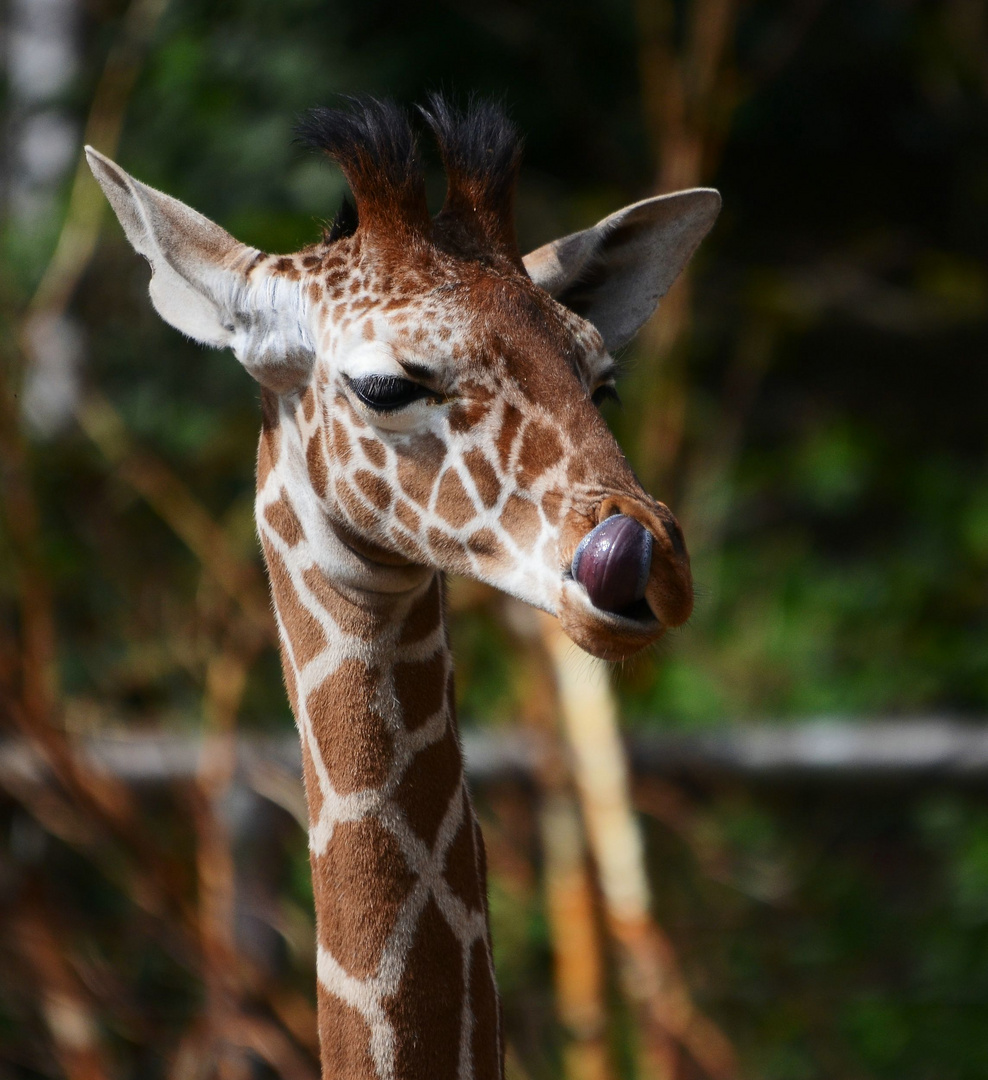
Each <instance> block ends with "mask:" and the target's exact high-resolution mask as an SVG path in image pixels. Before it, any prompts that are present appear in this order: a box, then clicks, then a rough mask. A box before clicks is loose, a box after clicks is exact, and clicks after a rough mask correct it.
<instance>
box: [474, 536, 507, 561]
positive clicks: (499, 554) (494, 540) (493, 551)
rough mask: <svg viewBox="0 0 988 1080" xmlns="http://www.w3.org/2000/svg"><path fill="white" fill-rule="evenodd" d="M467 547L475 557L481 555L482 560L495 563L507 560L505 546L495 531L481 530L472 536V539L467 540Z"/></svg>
mask: <svg viewBox="0 0 988 1080" xmlns="http://www.w3.org/2000/svg"><path fill="white" fill-rule="evenodd" d="M467 547H468V548H469V549H470V550H471V551H472V552H473V553H474V555H479V556H480V557H481V558H482V559H493V560H494V561H495V562H501V561H503V560H504V559H505V558H507V553H506V552H505V550H504V545H503V544H502V543H501V541H500V540H499V539H498V537H497V533H495V532H494V530H493V529H479V530H478V531H477V532H475V533H473V534H471V536H470V539H469V540H467Z"/></svg>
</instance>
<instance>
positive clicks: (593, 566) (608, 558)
mask: <svg viewBox="0 0 988 1080" xmlns="http://www.w3.org/2000/svg"><path fill="white" fill-rule="evenodd" d="M651 565H652V534H651V533H650V532H649V531H648V530H647V529H646V528H644V526H642V525H640V524H639V523H638V522H637V521H635V519H634V518H630V517H627V516H626V515H625V514H615V515H614V516H613V517H609V518H607V519H606V520H605V521H602V522H601V523H600V524H599V525H598V526H597V527H596V528H595V529H594V530H593V531H592V532H589V533H587V535H586V536H585V537H584V538H583V539H582V540H581V541H580V546H579V547H578V548H577V549H576V554H575V555H574V556H573V563H572V570H573V577H574V578H576V580H577V581H578V582H579V583H580V584H581V585H582V586H583V587H584V588H585V589H586V590H587V595H588V596H589V597H590V600H591V602H592V603H593V605H594V607H597V608H600V609H601V611H610V612H614V613H618V612H621V611H623V610H624V609H625V608H629V607H631V605H632V604H634V603H636V602H637V601H639V600H641V599H643V598H644V596H645V586H646V585H647V584H648V572H649V568H650V567H651Z"/></svg>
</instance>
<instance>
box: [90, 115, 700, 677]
mask: <svg viewBox="0 0 988 1080" xmlns="http://www.w3.org/2000/svg"><path fill="white" fill-rule="evenodd" d="M423 112H424V116H425V119H426V121H427V122H428V124H429V126H430V127H431V128H432V130H433V132H434V134H435V136H436V139H437V141H438V144H439V149H440V152H441V155H442V158H443V162H444V165H445V168H446V173H447V180H448V188H447V194H446V199H445V203H444V205H443V207H442V210H441V211H440V212H439V214H438V215H436V216H435V217H433V216H431V215H430V213H429V210H428V208H427V205H426V197H425V185H424V180H423V175H422V172H421V170H420V167H419V164H418V161H417V152H416V141H415V136H414V134H413V130H412V127H411V125H410V123H409V121H408V118H407V117H406V116H405V115H404V114H403V113H402V112H401V111H400V110H399V109H398V108H396V107H395V106H393V105H390V104H383V103H379V102H374V101H362V102H357V103H352V105H351V107H350V108H349V109H346V110H328V109H327V110H317V111H316V112H314V113H312V114H311V115H310V117H309V118H308V119H307V120H306V121H305V123H304V124H303V125H302V128H301V134H302V136H303V138H304V139H305V140H306V141H308V142H309V143H310V144H313V145H315V146H317V147H320V148H322V149H323V150H325V151H326V152H328V154H329V155H330V156H331V157H332V158H333V159H334V160H335V161H336V162H337V163H338V164H339V165H340V167H341V168H342V170H343V172H344V174H345V176H346V179H347V181H348V183H349V185H350V188H351V190H352V193H353V197H354V203H355V207H352V208H350V209H348V210H345V211H344V212H342V213H341V214H340V215H339V216H338V217H337V220H336V222H335V223H334V225H333V227H332V229H330V230H329V231H328V232H327V233H326V234H325V235H324V237H323V238H322V239H321V240H320V241H319V242H318V243H316V244H313V245H312V246H311V247H308V248H305V249H303V250H302V251H300V252H297V253H296V254H294V255H290V256H273V255H266V254H263V253H262V252H260V251H257V250H256V249H254V248H251V247H248V246H246V245H244V244H241V243H239V242H238V241H236V240H235V239H234V238H233V237H232V236H230V235H229V234H228V233H227V232H225V231H224V230H223V229H221V228H220V227H219V226H217V225H215V224H213V223H212V222H210V221H209V220H207V219H206V218H204V217H203V216H202V215H200V214H198V213H196V212H195V211H194V210H192V209H190V208H189V207H187V206H185V205H183V204H182V203H180V202H178V201H177V200H175V199H172V198H170V197H169V196H167V195H164V194H161V193H160V192H157V191H154V190H153V189H151V188H149V187H147V186H145V185H144V184H141V183H140V182H139V181H137V180H134V179H133V178H132V177H130V176H128V175H127V173H125V172H124V171H123V170H122V169H120V168H119V166H117V165H115V164H113V163H112V162H110V161H109V160H107V159H106V158H104V157H102V156H101V155H100V154H98V153H96V152H95V151H93V150H87V153H88V154H89V159H90V163H91V165H92V168H93V171H94V173H95V175H96V177H97V179H98V180H99V182H100V183H101V185H102V187H103V189H104V191H105V192H106V194H107V196H108V198H109V200H110V203H111V204H112V206H113V208H114V210H115V211H116V213H117V216H118V217H119V218H120V221H121V223H122V225H123V227H124V230H125V232H126V233H127V236H128V238H129V239H130V241H131V243H132V244H133V245H134V247H135V248H136V249H137V251H138V252H140V253H141V254H142V255H144V256H145V257H146V258H147V259H148V261H149V262H150V264H151V269H152V279H151V285H150V290H151V297H152V300H153V302H154V304H155V307H156V308H157V309H158V311H159V312H160V314H161V315H162V316H163V317H164V318H165V319H166V320H167V321H168V322H169V323H171V324H172V325H173V326H175V327H177V328H178V329H179V330H181V331H183V332H184V333H186V334H188V335H189V336H190V337H193V338H195V339H196V340H198V341H200V342H203V343H205V344H209V345H214V346H218V347H222V346H230V347H231V348H232V350H233V352H234V353H235V355H236V356H237V358H238V359H239V360H240V362H241V363H242V364H243V365H244V367H245V368H246V369H247V370H248V372H249V373H250V374H251V375H252V376H253V377H254V378H255V379H256V380H257V381H258V382H259V383H260V384H261V386H262V388H263V399H264V405H265V424H266V432H267V437H266V440H262V452H261V457H260V460H259V477H258V484H259V501H258V511H259V513H260V514H265V515H267V517H268V520H269V521H271V522H272V523H273V524H275V526H276V527H282V528H284V529H287V530H289V531H291V530H292V529H301V530H302V531H304V533H305V535H306V537H307V539H308V540H309V542H310V543H315V544H316V545H317V546H318V537H319V536H320V535H324V536H325V537H326V541H327V542H326V551H327V555H326V560H327V565H325V566H324V567H323V569H324V570H325V571H326V573H327V575H328V576H330V577H331V578H332V579H333V580H334V581H335V582H337V583H338V584H339V585H340V587H343V588H348V589H351V590H353V591H355V592H358V593H361V594H364V595H367V596H371V595H375V594H380V593H387V592H399V591H402V590H404V589H407V588H409V587H411V586H413V585H414V584H415V583H416V582H417V581H419V580H420V579H421V576H422V574H423V573H425V572H426V571H425V570H423V568H438V569H440V570H443V571H448V572H453V573H459V574H466V575H468V576H471V577H474V578H478V579H480V580H482V581H485V582H488V583H490V584H492V585H494V586H496V587H498V588H500V589H502V590H504V591H505V592H507V593H509V594H511V595H514V596H516V597H519V598H520V599H523V600H526V601H528V602H529V603H531V604H534V605H536V606H537V607H540V608H543V609H545V610H547V611H550V612H554V613H555V614H557V615H558V617H559V618H560V620H561V622H562V625H563V627H564V629H565V630H566V632H567V633H568V634H569V636H570V637H571V638H572V639H573V640H574V641H575V642H576V643H577V644H578V645H580V646H581V647H583V648H584V649H586V650H587V651H588V652H591V653H593V654H595V655H597V656H600V657H604V658H606V659H620V658H623V657H626V656H628V655H630V654H632V653H633V652H635V651H637V650H638V649H640V648H641V647H642V646H644V645H647V644H649V643H651V642H653V641H655V640H656V639H657V638H658V637H659V636H660V635H661V634H662V633H663V632H664V630H665V629H666V628H668V627H674V626H678V625H680V624H681V623H683V622H684V621H685V620H686V619H687V618H688V617H689V614H690V611H691V608H692V582H691V576H690V567H689V557H688V555H687V552H686V546H685V544H684V541H683V537H682V533H681V531H680V529H679V526H678V524H677V523H676V520H675V518H674V517H673V515H672V514H671V513H670V511H669V510H668V509H667V508H666V507H665V506H664V505H663V504H662V503H660V502H657V501H655V500H654V499H652V498H651V497H650V496H649V495H647V494H646V493H645V492H644V491H643V490H642V488H641V486H640V484H639V483H638V481H637V479H636V478H635V476H634V474H633V473H632V471H631V469H630V468H629V466H628V464H627V462H626V461H625V458H624V456H623V454H622V453H621V450H620V448H619V447H618V445H617V443H616V441H615V440H614V438H613V436H612V435H611V433H610V431H609V430H608V428H607V425H606V424H605V422H604V421H603V419H602V418H601V416H600V414H599V412H598V408H597V405H598V403H599V401H600V400H601V398H602V397H603V396H606V395H607V394H609V393H611V392H612V387H613V383H614V378H615V362H614V359H613V354H614V353H615V351H616V350H618V349H619V348H621V347H622V346H623V345H625V344H626V343H627V342H628V341H629V340H630V339H631V338H632V337H633V335H634V334H635V333H636V331H637V330H638V328H639V327H640V326H641V325H642V323H644V322H645V320H646V319H647V318H648V317H649V316H650V315H651V314H652V312H653V310H654V309H655V306H656V304H657V303H658V300H659V299H660V297H661V296H662V295H663V294H664V293H665V292H666V290H667V289H668V288H669V286H670V285H671V284H672V282H673V280H674V279H675V278H676V276H677V275H678V273H679V271H680V270H681V269H682V268H683V266H684V265H685V263H686V262H687V260H688V259H689V257H690V255H691V254H692V252H693V250H694V249H695V248H696V246H697V244H698V243H699V241H700V240H701V239H702V237H703V236H704V235H705V234H706V232H707V230H708V229H709V228H710V226H711V225H712V223H713V221H714V219H715V217H716V215H717V212H718V210H719V206H720V199H719V196H718V195H717V193H716V192H714V191H711V190H708V189H696V190H692V191H686V192H679V193H677V194H674V195H667V196H663V197H659V198H653V199H648V200H645V201H644V202H640V203H636V204H634V205H632V206H629V207H626V208H625V209H623V210H620V211H618V212H617V213H616V214H612V215H611V216H610V217H607V218H605V219H604V220H603V221H601V222H599V223H598V224H597V225H595V226H594V227H593V228H590V229H587V230H585V231H583V232H579V233H575V234H573V235H570V236H567V237H564V238H562V239H560V240H557V241H554V242H552V243H550V244H547V245H545V246H544V247H542V248H539V249H538V250H537V251H535V252H533V253H531V254H530V255H528V256H526V257H525V258H522V257H521V255H520V253H519V250H518V247H517V244H516V241H515V237H514V222H513V213H512V203H513V192H514V185H515V178H516V173H517V169H518V163H519V156H520V144H519V140H518V138H517V136H516V135H515V133H514V131H513V129H512V128H511V127H510V125H509V124H508V123H507V121H506V120H505V119H504V117H503V115H502V114H501V113H500V112H499V111H498V110H497V109H496V108H494V107H491V106H486V105H481V106H475V107H473V108H471V109H470V110H469V111H468V112H466V113H463V114H459V113H456V112H454V111H453V110H451V109H450V108H449V107H448V106H446V105H445V104H444V103H443V102H442V101H441V100H439V99H433V100H432V101H431V103H430V107H429V108H428V109H427V110H423ZM286 503H289V504H290V506H291V514H290V515H286V514H285V510H284V507H285V504H286ZM289 518H290V520H291V524H288V523H286V522H288V520H289ZM279 522H280V526H279ZM341 552H343V553H344V554H343V555H342V556H341V554H340V553H341Z"/></svg>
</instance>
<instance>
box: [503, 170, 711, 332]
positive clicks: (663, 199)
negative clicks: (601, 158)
mask: <svg viewBox="0 0 988 1080" xmlns="http://www.w3.org/2000/svg"><path fill="white" fill-rule="evenodd" d="M719 212H720V195H719V194H718V193H717V192H716V191H714V190H713V189H712V188H692V189H691V190H689V191H677V192H675V193H674V194H672V195H659V196H657V197H656V198H653V199H645V200H643V201H642V202H638V203H633V204H632V205H631V206H626V207H625V208H624V209H623V210H618V211H617V213H616V214H611V215H610V216H609V217H606V218H604V220H603V221H599V222H597V224H596V225H594V226H593V228H590V229H584V230H583V231H582V232H578V233H572V234H571V235H569V236H564V237H563V238H562V239H560V240H553V241H552V242H551V243H549V244H545V245H543V246H542V247H540V248H538V249H537V250H535V251H533V252H532V253H531V254H530V255H527V256H526V257H525V260H524V261H525V269H526V270H527V271H528V274H529V276H530V277H531V279H532V280H533V281H534V282H535V284H536V285H539V286H541V287H542V288H543V289H545V290H546V292H548V293H549V294H550V295H551V296H553V297H554V298H555V299H556V300H558V301H559V302H560V303H561V304H565V305H566V306H567V307H568V308H571V309H572V310H573V311H575V312H576V313H577V314H578V315H582V316H583V317H584V318H585V319H588V320H589V321H590V322H592V323H593V324H594V326H596V327H597V329H598V330H599V331H600V332H601V334H602V335H603V338H604V344H605V345H606V346H607V348H608V349H609V350H610V351H613V350H615V349H618V348H620V347H621V346H622V345H625V344H627V343H628V342H629V341H630V340H631V339H632V338H633V337H634V336H635V334H636V333H637V332H638V330H639V328H640V327H641V326H642V324H643V323H644V322H645V321H646V319H648V318H649V316H650V315H651V314H652V312H653V311H655V308H656V306H657V305H658V302H659V300H660V299H661V298H662V297H663V296H665V294H666V292H668V290H669V287H670V286H671V285H672V283H673V282H674V281H675V280H676V278H677V277H678V276H679V273H680V271H681V270H682V269H683V267H684V266H685V265H686V264H687V262H689V258H690V256H691V255H692V254H693V252H694V251H695V250H696V247H697V245H698V244H699V243H700V241H701V240H702V239H703V238H704V236H706V235H707V232H708V231H709V230H710V227H711V226H712V225H713V223H714V221H715V220H716V218H717V214H718V213H719Z"/></svg>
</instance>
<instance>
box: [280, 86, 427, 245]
mask: <svg viewBox="0 0 988 1080" xmlns="http://www.w3.org/2000/svg"><path fill="white" fill-rule="evenodd" d="M344 101H345V103H346V107H345V108H342V109H329V108H319V109H312V110H311V111H310V112H308V113H307V114H306V115H305V116H304V117H303V118H302V120H301V121H300V122H299V124H298V125H297V126H296V128H295V134H296V137H297V138H298V140H299V141H300V142H302V143H303V144H305V145H306V146H310V147H312V148H313V149H317V150H323V151H325V153H327V154H329V156H330V157H331V158H333V160H334V161H335V162H336V163H337V164H338V165H339V166H340V168H341V169H342V170H343V175H344V176H345V177H346V179H347V182H348V183H349V185H350V189H351V191H352V192H353V197H354V200H355V201H356V209H357V212H358V214H359V217H360V219H361V220H372V219H374V218H376V217H379V216H380V217H388V218H391V219H392V222H391V223H392V224H395V222H394V220H393V219H394V217H395V215H396V214H397V215H398V217H399V218H404V219H406V222H407V223H409V224H416V225H419V226H423V225H427V223H428V211H427V210H426V203H425V182H424V179H423V175H422V170H421V167H420V165H419V160H418V152H417V148H416V143H415V135H414V133H413V131H412V128H411V125H410V124H409V122H408V116H407V115H406V113H405V112H404V110H403V109H401V108H400V107H399V106H398V105H396V104H395V103H394V102H393V101H379V100H378V99H377V98H373V97H369V96H362V97H346V98H344Z"/></svg>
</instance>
